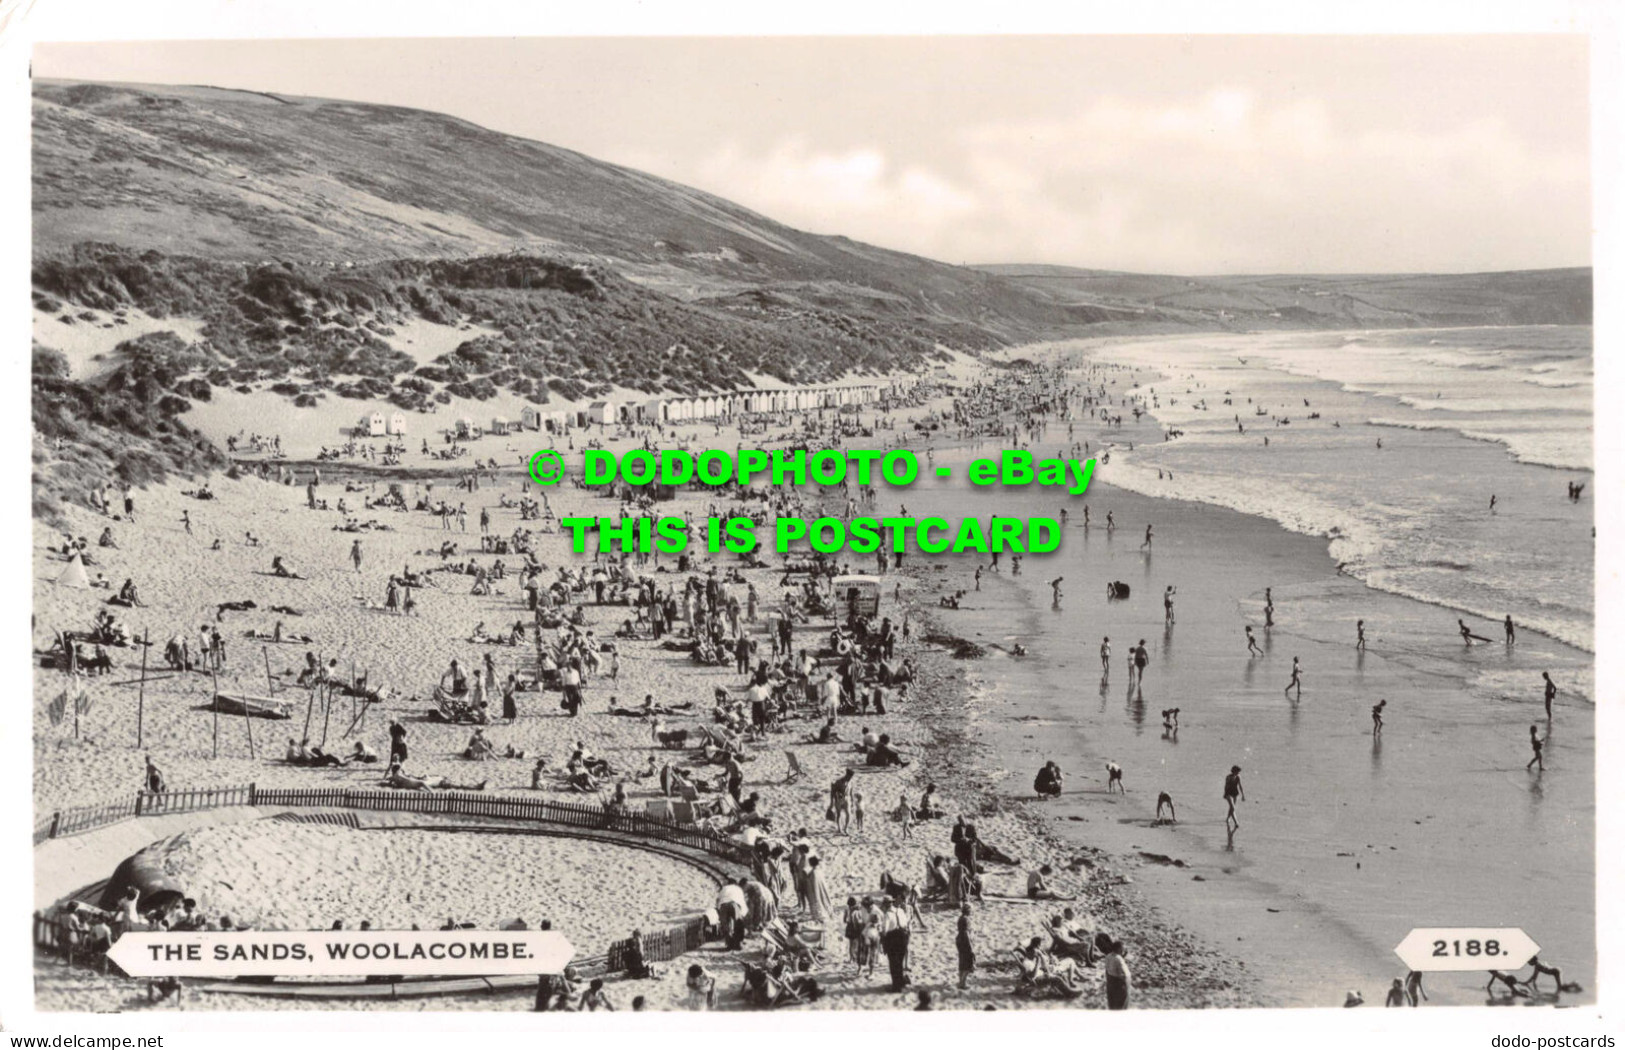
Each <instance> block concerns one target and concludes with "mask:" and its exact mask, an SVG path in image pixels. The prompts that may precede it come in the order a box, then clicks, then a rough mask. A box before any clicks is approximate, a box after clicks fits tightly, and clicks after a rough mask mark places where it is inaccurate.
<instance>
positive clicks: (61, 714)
mask: <svg viewBox="0 0 1625 1050" xmlns="http://www.w3.org/2000/svg"><path fill="white" fill-rule="evenodd" d="M45 712H46V714H48V715H50V716H51V724H52V725H54V726H59V725H61V724H62V720H63V719H64V718H66V717H67V715H68V691H67V690H66V689H64V690H62V691H61V692H60V693H58V694H56V698H55V699H54V700H52V701H51V703H50V705H49V706H48V707H46V709H45Z"/></svg>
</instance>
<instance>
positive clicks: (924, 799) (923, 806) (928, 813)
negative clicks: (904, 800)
mask: <svg viewBox="0 0 1625 1050" xmlns="http://www.w3.org/2000/svg"><path fill="white" fill-rule="evenodd" d="M946 815H947V811H946V810H944V809H943V808H942V807H941V806H940V805H938V804H937V786H936V785H935V784H926V785H925V791H924V792H923V793H922V794H921V795H920V804H919V806H918V807H917V808H916V809H915V810H914V817H915V819H916V820H936V819H937V818H938V817H942V816H946Z"/></svg>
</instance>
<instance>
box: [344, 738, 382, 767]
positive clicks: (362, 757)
mask: <svg viewBox="0 0 1625 1050" xmlns="http://www.w3.org/2000/svg"><path fill="white" fill-rule="evenodd" d="M350 761H351V762H362V763H365V764H367V765H371V764H372V763H374V762H377V761H378V752H376V751H374V750H373V749H372V748H370V747H368V746H367V745H366V743H365V742H364V741H361V740H357V741H356V742H355V750H354V751H352V752H350Z"/></svg>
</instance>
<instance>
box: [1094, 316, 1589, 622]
mask: <svg viewBox="0 0 1625 1050" xmlns="http://www.w3.org/2000/svg"><path fill="white" fill-rule="evenodd" d="M1093 356H1094V357H1095V358H1096V359H1098V360H1102V361H1108V362H1115V363H1118V364H1122V365H1127V366H1130V367H1131V368H1133V369H1134V370H1135V371H1134V373H1132V374H1134V375H1135V376H1136V377H1137V382H1135V381H1133V380H1130V379H1128V378H1126V377H1125V378H1123V379H1120V380H1119V381H1118V383H1117V384H1116V385H1115V386H1112V387H1109V388H1108V389H1109V392H1110V393H1111V394H1112V395H1113V396H1115V397H1118V398H1122V397H1123V396H1124V395H1134V396H1141V397H1144V398H1145V399H1146V400H1147V402H1148V407H1149V403H1150V402H1151V400H1152V399H1153V398H1154V400H1155V402H1156V407H1155V408H1154V409H1153V410H1152V414H1153V415H1154V416H1155V418H1156V419H1157V420H1158V421H1159V422H1161V423H1162V424H1163V425H1164V426H1165V427H1166V428H1169V429H1174V430H1178V431H1182V432H1183V433H1182V435H1181V436H1179V437H1176V438H1172V439H1169V440H1154V441H1152V442H1151V443H1144V442H1137V443H1136V444H1135V447H1134V450H1133V451H1132V452H1129V451H1128V450H1127V448H1126V442H1118V447H1116V448H1114V449H1113V450H1112V462H1111V469H1110V470H1109V471H1106V472H1103V473H1102V475H1100V476H1102V477H1106V478H1109V479H1110V481H1111V482H1112V483H1113V484H1116V485H1120V486H1123V487H1126V488H1130V489H1133V490H1135V491H1138V492H1143V493H1146V494H1148V495H1155V496H1171V497H1179V498H1186V499H1192V500H1198V501H1201V502H1208V503H1215V504H1218V505H1220V506H1226V507H1230V508H1232V509H1236V510H1240V511H1244V512H1246V513H1252V514H1259V515H1263V516H1266V517H1269V518H1271V519H1272V520H1275V521H1277V522H1279V523H1281V524H1282V525H1285V526H1286V527H1287V528H1289V529H1292V530H1294V531H1297V532H1302V533H1305V534H1307V535H1312V536H1326V537H1329V538H1330V539H1331V540H1332V556H1333V557H1334V558H1335V559H1336V560H1337V561H1338V562H1341V563H1342V564H1343V567H1344V570H1345V571H1346V572H1349V573H1351V574H1352V575H1354V576H1355V577H1357V578H1359V579H1361V580H1364V581H1365V582H1367V583H1369V584H1371V585H1372V586H1374V587H1378V588H1381V589H1383V590H1388V591H1392V592H1394V593H1397V594H1405V595H1408V596H1411V597H1414V598H1418V599H1421V600H1423V601H1427V602H1433V603H1436V604H1439V605H1443V606H1447V607H1449V608H1452V609H1459V610H1462V611H1465V612H1468V613H1471V614H1473V615H1474V616H1476V617H1481V618H1487V619H1491V620H1495V621H1499V620H1501V619H1502V618H1503V617H1505V616H1507V615H1508V614H1510V615H1511V616H1512V617H1513V620H1514V621H1515V622H1516V623H1519V624H1523V625H1524V626H1526V627H1528V628H1533V629H1535V630H1539V631H1542V632H1544V633H1547V634H1549V635H1551V636H1552V637H1554V638H1558V639H1561V640H1563V641H1565V642H1568V643H1570V644H1572V645H1576V646H1579V647H1581V648H1584V649H1587V650H1591V651H1595V649H1594V646H1595V643H1594V640H1593V625H1592V621H1593V603H1592V572H1593V561H1594V539H1593V535H1592V524H1593V522H1592V505H1591V501H1590V495H1591V492H1590V481H1591V465H1592V455H1591V446H1592V404H1591V402H1592V371H1591V329H1590V328H1589V327H1576V326H1549V327H1523V328H1469V329H1409V330H1403V331H1373V332H1334V333H1265V334H1250V335H1222V336H1199V337H1188V338H1179V339H1152V340H1139V341H1134V342H1125V343H1121V344H1115V345H1107V346H1105V347H1102V348H1100V349H1099V350H1097V351H1096V352H1095V353H1094V355H1093ZM1113 411H1118V409H1115V408H1114V409H1113ZM1261 412H1262V414H1260V413H1261ZM1312 414H1318V416H1319V418H1318V419H1312V418H1310V417H1311V415H1312ZM1238 423H1239V426H1240V428H1244V430H1245V432H1242V430H1241V429H1238ZM1266 438H1267V439H1268V444H1267V445H1266V444H1265V439H1266ZM1379 441H1380V442H1381V447H1380V448H1379V447H1378V442H1379ZM1159 471H1160V472H1161V474H1160V476H1159ZM1570 482H1579V483H1584V484H1586V485H1587V490H1586V493H1585V496H1584V497H1583V498H1582V499H1581V500H1580V501H1579V502H1578V503H1575V502H1571V501H1570V500H1569V499H1568V498H1567V495H1566V493H1567V485H1568V483H1570ZM1492 495H1493V496H1495V497H1496V506H1495V510H1494V511H1493V512H1492V511H1491V510H1490V507H1489V503H1490V497H1491V496H1492Z"/></svg>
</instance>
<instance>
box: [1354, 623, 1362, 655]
mask: <svg viewBox="0 0 1625 1050" xmlns="http://www.w3.org/2000/svg"><path fill="white" fill-rule="evenodd" d="M1354 651H1355V652H1357V653H1363V652H1365V621H1364V620H1355V621H1354Z"/></svg>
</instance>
